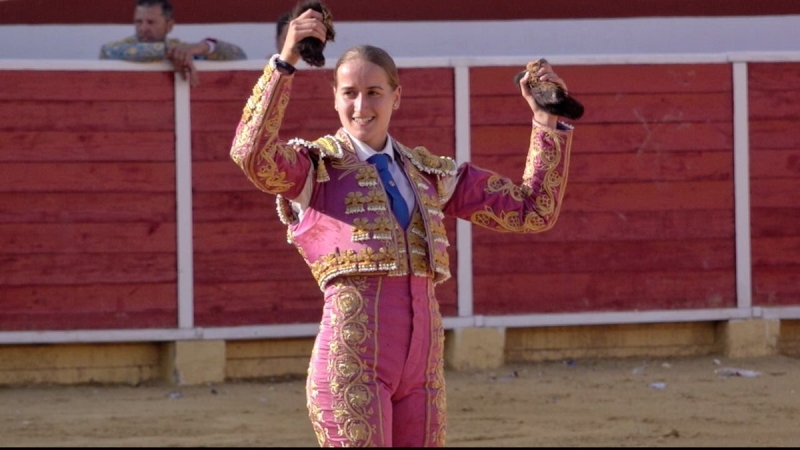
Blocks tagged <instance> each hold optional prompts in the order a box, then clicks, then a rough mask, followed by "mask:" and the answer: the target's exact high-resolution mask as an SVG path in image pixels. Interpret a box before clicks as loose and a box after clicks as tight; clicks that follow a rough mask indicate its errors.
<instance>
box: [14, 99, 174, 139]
mask: <svg viewBox="0 0 800 450" xmlns="http://www.w3.org/2000/svg"><path fill="white" fill-rule="evenodd" d="M174 127H175V107H174V105H173V104H172V103H171V102H164V101H161V102H99V101H98V102H86V101H73V102H55V103H54V102H44V101H42V102H26V101H21V100H16V101H8V102H3V103H0V131H12V132H20V131H48V132H51V131H72V132H93V131H94V132H99V131H120V132H124V131H127V132H131V131H170V132H171V131H172V130H173V128H174Z"/></svg>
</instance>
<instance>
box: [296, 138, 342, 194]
mask: <svg viewBox="0 0 800 450" xmlns="http://www.w3.org/2000/svg"><path fill="white" fill-rule="evenodd" d="M288 144H289V145H302V146H303V147H306V148H308V149H310V150H316V152H315V153H316V154H317V155H318V156H319V164H317V182H318V183H319V182H323V181H328V180H330V179H331V178H330V176H329V175H328V170H327V169H325V161H323V159H324V158H334V159H341V157H342V155H343V151H342V145H341V144H340V143H339V141H338V140H337V139H336V137H334V136H331V135H330V134H329V135H327V136H323V137H321V138H319V139H317V140H316V141H314V142H311V141H307V140H305V139H300V138H294V139H291V140H289V142H288Z"/></svg>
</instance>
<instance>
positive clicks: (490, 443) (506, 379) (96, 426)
mask: <svg viewBox="0 0 800 450" xmlns="http://www.w3.org/2000/svg"><path fill="white" fill-rule="evenodd" d="M446 381H447V391H448V400H447V402H448V431H447V445H448V446H451V447H498V446H510V447H514V446H516V447H520V446H553V447H642V446H647V447H692V446H702V447H726V446H727V447H778V446H783V447H790V446H798V445H800V359H798V358H791V357H784V356H776V357H765V358H754V359H740V360H727V359H725V358H722V357H714V356H707V357H695V358H675V359H658V360H642V359H635V360H633V359H626V360H578V361H561V362H548V363H530V364H516V365H509V366H506V367H503V368H502V369H499V370H495V371H476V372H454V371H448V372H447V374H446ZM0 437H1V438H0V445H2V446H3V447H31V446H41V447H98V446H109V447H134V446H142V447H165V446H174V447H316V446H317V442H316V439H315V437H314V434H313V432H312V430H311V425H310V423H309V420H308V417H307V416H306V409H305V397H304V381H303V380H302V379H296V380H259V381H257V382H255V381H252V382H231V383H224V384H219V385H206V386H196V387H181V386H170V385H166V384H154V385H147V386H35V387H32V386H27V387H26V386H16V387H0Z"/></svg>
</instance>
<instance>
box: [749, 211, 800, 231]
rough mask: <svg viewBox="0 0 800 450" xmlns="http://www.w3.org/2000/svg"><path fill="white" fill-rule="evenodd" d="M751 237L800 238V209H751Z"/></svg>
mask: <svg viewBox="0 0 800 450" xmlns="http://www.w3.org/2000/svg"><path fill="white" fill-rule="evenodd" d="M750 236H751V237H753V238H759V237H777V236H800V208H751V210H750Z"/></svg>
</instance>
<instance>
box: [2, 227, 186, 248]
mask: <svg viewBox="0 0 800 450" xmlns="http://www.w3.org/2000/svg"><path fill="white" fill-rule="evenodd" d="M132 242H135V243H136V245H133V246H132V245H131V243H132ZM0 249H2V250H1V252H2V253H0V254H4V255H9V254H15V253H19V254H25V253H128V252H133V253H139V252H141V253H152V252H175V250H176V231H175V223H174V222H173V223H156V222H151V223H145V222H128V223H125V224H124V225H123V226H120V224H119V223H81V222H73V223H59V224H52V223H36V224H26V223H18V224H2V223H0Z"/></svg>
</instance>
